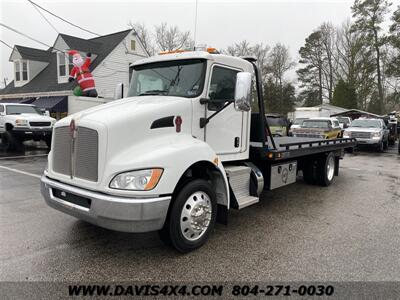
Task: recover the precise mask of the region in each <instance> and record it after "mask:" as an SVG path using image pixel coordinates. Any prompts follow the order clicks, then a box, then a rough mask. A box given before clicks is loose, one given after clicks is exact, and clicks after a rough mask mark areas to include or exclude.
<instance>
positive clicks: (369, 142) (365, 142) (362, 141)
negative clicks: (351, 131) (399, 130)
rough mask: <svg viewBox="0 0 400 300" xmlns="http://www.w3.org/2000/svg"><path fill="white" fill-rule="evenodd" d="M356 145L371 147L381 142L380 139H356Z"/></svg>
mask: <svg viewBox="0 0 400 300" xmlns="http://www.w3.org/2000/svg"><path fill="white" fill-rule="evenodd" d="M356 140H357V144H358V145H371V146H378V145H379V144H380V143H381V142H382V139H379V140H378V139H362V138H356Z"/></svg>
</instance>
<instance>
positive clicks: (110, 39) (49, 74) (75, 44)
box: [0, 29, 131, 95]
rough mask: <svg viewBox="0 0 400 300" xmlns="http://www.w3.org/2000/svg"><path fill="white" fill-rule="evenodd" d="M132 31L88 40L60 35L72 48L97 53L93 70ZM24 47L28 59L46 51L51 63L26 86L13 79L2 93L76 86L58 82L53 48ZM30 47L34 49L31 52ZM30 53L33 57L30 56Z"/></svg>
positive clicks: (50, 90) (39, 55)
mask: <svg viewBox="0 0 400 300" xmlns="http://www.w3.org/2000/svg"><path fill="white" fill-rule="evenodd" d="M130 32H131V29H129V30H124V31H120V32H116V33H113V34H109V35H104V36H100V37H97V38H93V39H88V40H85V39H81V38H77V37H73V36H69V35H65V34H60V36H61V37H62V38H63V39H64V41H65V42H66V43H67V45H68V46H69V47H70V49H74V50H79V51H83V52H92V53H93V54H96V55H97V57H96V59H95V60H94V61H93V63H92V64H91V65H90V69H91V70H92V71H93V70H94V69H95V68H96V67H97V66H98V65H99V64H100V63H101V62H102V61H103V60H104V59H105V58H106V57H107V56H108V55H109V54H110V52H111V51H112V50H113V49H114V48H115V47H116V46H117V45H118V44H119V43H120V42H121V41H122V40H123V39H124V38H125V37H126V36H127V35H128V33H130ZM18 47H22V46H18ZM22 48H24V49H23V52H24V55H25V57H26V59H32V60H38V57H42V55H43V54H44V53H46V55H47V62H49V64H48V65H47V66H46V67H45V68H44V69H43V70H42V71H41V72H40V73H39V74H38V75H37V76H36V77H34V78H33V79H32V80H31V81H29V82H28V83H27V84H25V85H24V86H21V87H16V86H14V81H11V82H10V83H9V84H8V85H7V87H5V88H4V89H2V90H0V95H12V94H25V93H39V92H54V91H67V90H68V91H69V90H72V89H73V88H74V87H75V86H76V83H75V82H71V83H61V84H59V83H58V78H57V53H56V52H52V49H53V48H49V49H48V50H40V49H34V48H28V47H22ZM22 48H21V49H22ZM29 49H33V50H34V51H31V52H30V50H29ZM36 50H37V51H36ZM18 51H19V50H18ZM21 55H22V54H21ZM29 55H30V57H31V58H28V56H29Z"/></svg>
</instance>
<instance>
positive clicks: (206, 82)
mask: <svg viewBox="0 0 400 300" xmlns="http://www.w3.org/2000/svg"><path fill="white" fill-rule="evenodd" d="M254 83H255V86H256V93H252V90H253V89H252V87H253V84H254ZM252 96H253V97H252ZM252 99H253V101H255V102H253V103H252ZM260 99H263V96H262V88H261V80H260V74H259V71H258V70H257V67H256V64H255V60H254V59H253V58H245V59H244V58H238V57H231V56H226V55H222V54H218V53H216V52H215V51H214V50H212V51H209V52H203V51H191V52H183V53H181V52H179V53H168V54H164V55H158V56H155V57H151V58H147V59H144V60H141V61H138V62H136V63H135V64H134V65H132V80H131V84H130V87H129V93H128V97H127V98H125V99H121V100H117V101H113V102H111V103H107V104H104V105H100V106H97V107H94V108H90V109H88V110H85V111H82V112H79V113H77V114H73V115H71V116H68V117H66V118H64V119H62V120H60V121H59V122H57V124H56V125H55V128H54V131H53V142H52V150H51V152H50V153H49V157H48V168H47V169H46V170H45V173H44V175H43V177H42V185H41V189H42V194H43V196H44V198H45V200H46V202H47V203H48V205H50V206H51V207H53V208H55V209H57V210H60V211H62V212H64V213H67V214H70V215H73V216H75V217H77V218H79V219H82V220H85V221H87V222H90V223H93V224H96V225H98V226H102V227H105V228H108V229H112V230H117V231H125V232H147V231H155V230H158V231H159V233H160V237H161V238H162V239H163V240H164V241H165V242H167V243H168V244H171V245H173V246H174V247H175V248H176V249H177V250H178V251H181V252H188V251H191V250H194V249H196V248H198V247H200V246H202V245H203V244H204V243H205V242H206V240H207V239H208V236H209V234H210V231H211V229H212V228H213V226H214V223H215V222H216V221H217V220H218V221H219V222H222V223H225V224H226V223H227V219H228V211H229V210H230V209H243V208H245V207H247V206H250V205H253V204H256V203H257V202H259V199H260V194H261V192H262V191H263V190H264V189H274V188H278V187H280V186H284V185H287V184H290V183H293V182H295V181H296V175H297V171H298V170H301V169H302V168H305V169H307V171H306V173H307V175H306V176H307V178H308V180H309V181H315V182H317V181H318V182H319V183H320V184H321V185H325V186H327V185H329V184H330V183H331V182H332V181H333V177H334V175H335V174H336V175H337V174H338V168H339V158H341V157H342V155H343V152H344V151H343V149H344V148H345V147H346V148H347V147H351V146H354V145H355V144H354V141H353V140H352V139H347V140H343V141H340V142H337V143H336V142H335V143H329V142H327V141H325V140H324V141H321V140H315V139H309V140H290V138H289V137H282V138H283V139H286V140H278V141H276V140H275V139H274V137H273V136H272V135H271V131H270V129H269V127H268V122H267V120H266V118H265V111H264V106H263V105H264V104H263V103H264V102H263V101H262V100H261V101H260ZM252 104H253V106H255V107H257V110H258V111H256V112H254V111H252V110H251V107H252ZM299 143H300V144H299ZM301 143H306V144H307V145H306V146H303V145H302V144H301ZM294 145H296V147H295V148H296V149H293V146H294ZM307 148H308V149H307ZM304 149H306V154H305V152H304ZM316 153H318V156H315V154H316ZM305 156H307V157H305ZM313 159H314V160H315V164H314V161H313ZM307 162H309V163H310V164H312V165H313V166H315V168H316V169H315V170H314V169H313V168H314V167H313V168H310V167H306V165H307Z"/></svg>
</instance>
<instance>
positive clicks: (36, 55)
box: [15, 45, 50, 62]
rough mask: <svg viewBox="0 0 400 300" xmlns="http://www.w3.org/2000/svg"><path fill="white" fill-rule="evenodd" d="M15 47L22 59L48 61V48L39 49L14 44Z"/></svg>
mask: <svg viewBox="0 0 400 300" xmlns="http://www.w3.org/2000/svg"><path fill="white" fill-rule="evenodd" d="M15 49H17V51H18V53H19V54H20V55H21V57H22V58H23V59H28V60H36V61H43V62H48V61H49V54H50V51H49V50H41V49H36V48H30V47H25V46H20V45H15Z"/></svg>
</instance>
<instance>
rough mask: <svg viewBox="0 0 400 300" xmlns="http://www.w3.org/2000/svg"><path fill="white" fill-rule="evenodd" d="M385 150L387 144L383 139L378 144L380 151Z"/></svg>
mask: <svg viewBox="0 0 400 300" xmlns="http://www.w3.org/2000/svg"><path fill="white" fill-rule="evenodd" d="M384 150H385V146H384V145H383V141H381V142H380V143H379V144H378V152H383V151H384Z"/></svg>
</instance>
